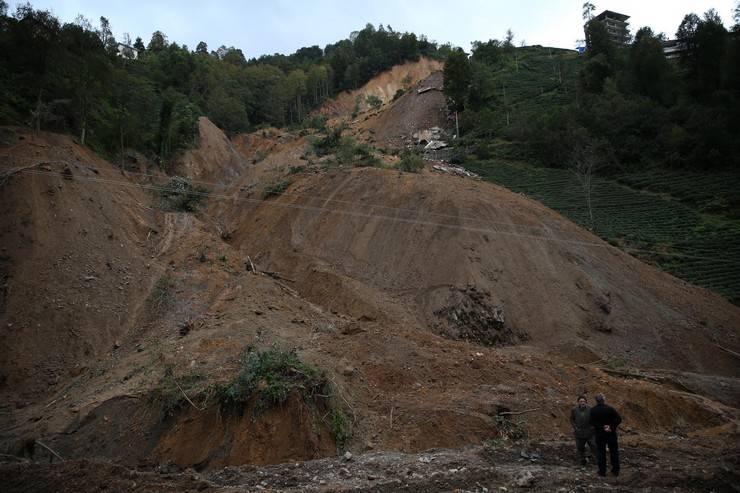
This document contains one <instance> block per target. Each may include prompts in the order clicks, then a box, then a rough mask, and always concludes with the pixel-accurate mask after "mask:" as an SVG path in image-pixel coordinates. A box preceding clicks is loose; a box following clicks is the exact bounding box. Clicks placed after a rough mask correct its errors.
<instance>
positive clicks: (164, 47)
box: [0, 4, 447, 167]
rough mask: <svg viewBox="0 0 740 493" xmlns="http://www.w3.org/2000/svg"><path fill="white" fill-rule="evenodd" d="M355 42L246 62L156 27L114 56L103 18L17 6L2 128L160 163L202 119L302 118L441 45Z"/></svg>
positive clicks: (228, 127) (4, 24)
mask: <svg viewBox="0 0 740 493" xmlns="http://www.w3.org/2000/svg"><path fill="white" fill-rule="evenodd" d="M352 37H353V41H350V40H349V39H345V40H341V41H339V42H337V43H335V44H330V45H328V46H327V47H326V48H325V49H324V50H322V49H321V48H319V47H318V46H312V47H306V48H301V49H299V50H298V51H296V52H295V53H293V54H292V55H287V56H286V55H267V56H262V57H260V58H259V59H252V60H247V58H246V57H245V55H244V53H243V52H242V51H241V50H240V49H238V48H234V47H226V46H221V47H219V48H218V49H217V50H216V51H212V52H210V53H209V52H208V47H207V45H206V44H205V43H203V42H201V43H199V44H198V46H197V47H196V49H195V51H190V50H188V48H187V47H185V46H184V45H182V46H181V45H178V44H177V43H171V42H169V41H168V39H167V36H166V35H165V33H163V32H161V31H157V32H155V33H153V34H152V36H151V40H150V41H149V44H148V45H147V47H146V49H145V48H144V43H143V42H142V41H141V39H140V38H137V41H136V43H135V47H136V48H137V49H138V50H139V56H138V58H137V59H133V58H129V57H122V56H118V53H117V45H118V43H117V41H116V39H115V38H114V37H113V34H112V27H111V25H110V23H109V21H108V20H107V19H105V18H101V24H100V27H99V28H93V27H92V25H91V24H90V23H89V22H88V21H87V20H85V19H83V18H79V19H78V20H76V21H75V22H74V23H69V24H64V25H61V24H60V23H59V21H58V20H57V19H56V18H55V17H54V16H53V15H52V14H51V13H50V12H48V11H44V10H35V9H34V8H33V7H31V5H30V4H23V5H19V6H18V7H17V9H16V12H15V13H14V14H13V15H12V16H10V15H8V13H7V10H6V11H3V12H0V124H8V123H11V124H28V125H31V126H32V127H34V128H35V129H36V130H51V131H61V132H72V133H75V134H77V135H79V137H80V140H81V141H82V143H83V144H88V145H90V146H92V147H93V148H94V149H96V150H98V151H100V152H103V153H105V154H107V155H109V156H111V157H117V158H119V159H120V164H121V166H124V165H125V163H124V160H123V156H124V155H125V149H126V148H134V149H137V150H139V151H141V152H143V153H145V154H148V155H149V156H151V157H152V158H154V160H155V161H157V162H159V163H160V165H162V166H163V167H164V166H166V165H167V164H168V163H169V162H170V160H171V159H172V157H173V156H175V155H176V154H177V153H178V152H179V151H181V150H182V149H185V148H187V147H189V146H191V145H192V144H193V142H194V136H195V132H196V121H197V118H198V117H199V116H201V115H205V116H208V117H209V118H210V119H211V120H212V121H213V122H214V123H216V125H218V126H219V127H221V128H222V129H224V130H225V131H227V132H230V133H236V132H243V131H247V130H250V129H253V128H255V127H259V126H261V125H267V126H269V125H278V126H281V125H286V124H295V123H301V122H302V120H303V119H304V118H306V116H307V115H308V114H309V112H310V110H311V109H313V108H315V107H317V106H318V105H320V104H322V103H323V102H324V101H325V100H326V99H327V98H329V97H331V96H332V95H334V94H336V93H337V92H338V91H341V90H344V89H349V88H356V87H358V86H359V85H360V84H362V83H364V82H365V81H367V80H369V79H370V78H371V77H373V76H374V75H376V74H377V73H379V72H380V71H382V70H385V69H388V68H390V67H391V66H393V65H395V64H397V63H401V62H404V61H408V60H417V59H418V58H419V56H421V55H425V56H434V57H439V56H443V54H444V53H445V50H446V49H447V48H444V49H442V50H440V49H439V48H440V47H438V46H437V45H436V44H435V43H432V42H429V41H428V40H426V39H425V38H423V37H422V38H417V37H416V36H415V35H413V34H411V33H399V32H395V31H393V30H392V29H390V28H384V27H383V26H380V27H379V28H378V29H376V28H375V27H373V26H372V25H367V26H366V27H365V29H363V30H361V31H359V32H358V33H353V35H352ZM124 41H125V42H126V43H130V40H125V39H124ZM316 123H317V122H314V123H309V125H315V124H316ZM322 126H323V125H319V127H318V128H321V127H322Z"/></svg>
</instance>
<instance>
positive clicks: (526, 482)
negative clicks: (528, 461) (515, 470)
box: [514, 471, 535, 488]
mask: <svg viewBox="0 0 740 493" xmlns="http://www.w3.org/2000/svg"><path fill="white" fill-rule="evenodd" d="M534 482H535V477H534V474H532V471H522V472H521V473H519V475H518V476H517V477H516V479H515V480H514V484H516V486H519V487H520V488H531V487H532V485H534Z"/></svg>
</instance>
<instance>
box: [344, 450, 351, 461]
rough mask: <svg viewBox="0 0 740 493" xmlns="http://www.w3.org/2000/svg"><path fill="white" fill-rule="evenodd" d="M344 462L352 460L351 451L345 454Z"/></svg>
mask: <svg viewBox="0 0 740 493" xmlns="http://www.w3.org/2000/svg"><path fill="white" fill-rule="evenodd" d="M344 460H352V452H350V451H349V450H348V451H346V452H345V453H344Z"/></svg>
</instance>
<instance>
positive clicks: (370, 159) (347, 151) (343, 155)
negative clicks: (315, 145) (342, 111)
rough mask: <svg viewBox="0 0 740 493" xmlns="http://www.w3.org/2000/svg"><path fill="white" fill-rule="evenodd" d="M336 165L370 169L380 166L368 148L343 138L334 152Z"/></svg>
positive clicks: (348, 138) (379, 162)
mask: <svg viewBox="0 0 740 493" xmlns="http://www.w3.org/2000/svg"><path fill="white" fill-rule="evenodd" d="M336 163H337V164H338V165H339V166H351V167H370V166H380V165H381V161H380V159H378V158H377V157H376V156H375V154H373V151H372V149H371V148H370V146H368V145H365V144H357V143H356V142H355V141H354V139H352V138H351V137H343V138H342V139H341V142H340V144H339V146H338V147H337V150H336Z"/></svg>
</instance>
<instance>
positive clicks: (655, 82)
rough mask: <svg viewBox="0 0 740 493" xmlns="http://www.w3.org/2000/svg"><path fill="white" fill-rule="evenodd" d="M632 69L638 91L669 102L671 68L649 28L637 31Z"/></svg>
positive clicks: (631, 62)
mask: <svg viewBox="0 0 740 493" xmlns="http://www.w3.org/2000/svg"><path fill="white" fill-rule="evenodd" d="M629 65H630V69H631V73H632V76H633V79H634V83H635V86H636V88H637V91H638V92H639V93H640V94H643V95H645V96H648V97H650V98H653V99H654V100H656V101H659V102H662V103H667V102H669V98H670V95H669V90H670V79H671V66H670V64H669V63H668V60H666V58H665V55H664V54H663V46H662V44H661V42H660V39H659V38H658V37H657V36H656V35H655V34H654V33H653V31H652V29H650V28H649V27H643V28H641V29H640V30H638V31H637V34H636V35H635V41H634V42H633V43H632V47H631V48H630V62H629Z"/></svg>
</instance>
